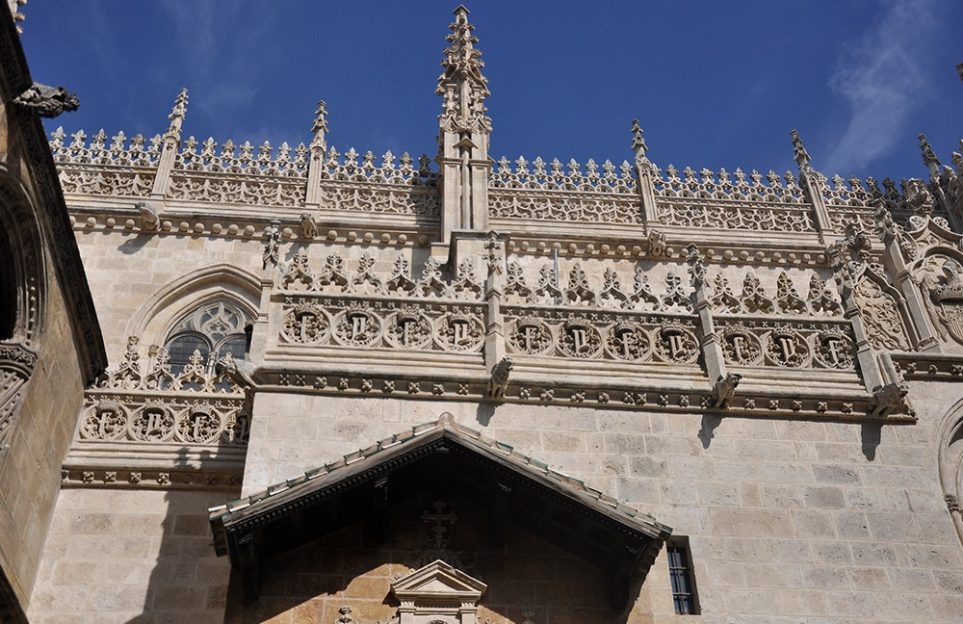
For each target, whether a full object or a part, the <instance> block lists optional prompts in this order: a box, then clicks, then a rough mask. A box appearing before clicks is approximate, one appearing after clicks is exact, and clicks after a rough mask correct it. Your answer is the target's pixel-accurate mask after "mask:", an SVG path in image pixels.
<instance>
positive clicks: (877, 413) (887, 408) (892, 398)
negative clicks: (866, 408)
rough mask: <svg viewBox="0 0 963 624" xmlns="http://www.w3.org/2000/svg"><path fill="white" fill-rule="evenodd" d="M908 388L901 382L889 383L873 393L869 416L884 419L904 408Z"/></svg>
mask: <svg viewBox="0 0 963 624" xmlns="http://www.w3.org/2000/svg"><path fill="white" fill-rule="evenodd" d="M908 392H909V388H908V387H907V386H906V384H905V383H902V382H890V383H888V384H885V385H883V386H880V387H879V388H877V389H876V390H874V391H873V411H872V412H871V413H870V416H873V417H881V418H882V417H886V416H889V415H890V414H893V413H896V412H899V411H900V410H902V409H905V407H906V394H907V393H908Z"/></svg>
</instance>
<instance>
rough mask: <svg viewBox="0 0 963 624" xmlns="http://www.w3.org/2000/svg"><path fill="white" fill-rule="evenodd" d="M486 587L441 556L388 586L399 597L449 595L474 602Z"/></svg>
mask: <svg viewBox="0 0 963 624" xmlns="http://www.w3.org/2000/svg"><path fill="white" fill-rule="evenodd" d="M486 588H487V586H486V585H485V584H484V583H482V582H481V581H479V580H478V579H476V578H473V577H471V576H469V575H468V574H466V573H464V572H462V571H461V570H459V569H458V568H455V567H454V566H452V565H449V564H448V563H445V562H444V561H442V560H441V559H436V560H435V561H433V562H431V563H429V564H428V565H426V566H424V567H422V568H419V569H417V570H415V571H413V572H411V573H409V574H407V575H405V576H404V577H402V578H400V579H398V580H397V581H395V582H394V583H393V584H392V585H391V590H392V591H393V592H394V594H395V596H397V597H398V598H399V599H404V598H412V599H414V598H433V599H439V598H444V597H451V598H457V599H459V600H461V599H467V600H471V601H476V600H478V599H479V598H481V595H482V594H483V593H485V589H486Z"/></svg>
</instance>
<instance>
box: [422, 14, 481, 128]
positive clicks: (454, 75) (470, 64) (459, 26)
mask: <svg viewBox="0 0 963 624" xmlns="http://www.w3.org/2000/svg"><path fill="white" fill-rule="evenodd" d="M448 28H450V29H451V33H450V34H449V35H448V37H447V38H446V39H447V41H448V44H449V45H448V47H447V48H446V49H445V58H444V59H443V60H442V62H441V66H442V67H443V68H444V71H443V72H442V73H441V75H440V76H439V77H438V87H437V88H436V89H435V93H436V94H437V95H440V96H442V97H443V98H444V103H443V109H442V114H441V117H440V122H441V126H442V129H443V130H444V131H446V132H461V131H470V132H491V119H489V118H488V116H487V115H485V113H486V112H487V110H488V109H487V108H485V98H486V97H488V96H489V95H490V92H489V90H488V79H487V78H485V76H484V75H482V68H483V67H484V66H485V63H484V62H483V61H482V59H481V50H479V49H478V48H476V47H475V44H476V43H478V37H476V36H475V35H474V33H473V31H474V30H475V27H474V25H472V24H471V22H469V21H468V9H466V8H465V6H464V5H458V8H456V9H455V21H454V22H452V23H451V24H449V26H448Z"/></svg>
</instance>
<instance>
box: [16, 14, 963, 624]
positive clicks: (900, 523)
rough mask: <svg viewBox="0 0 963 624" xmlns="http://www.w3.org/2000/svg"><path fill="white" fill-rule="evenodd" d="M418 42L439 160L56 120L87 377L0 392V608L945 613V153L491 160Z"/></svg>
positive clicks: (958, 172) (951, 221)
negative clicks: (898, 161)
mask: <svg viewBox="0 0 963 624" xmlns="http://www.w3.org/2000/svg"><path fill="white" fill-rule="evenodd" d="M448 41H449V47H448V49H447V50H446V51H445V55H444V61H443V67H444V71H443V73H442V75H441V76H440V77H439V81H438V88H437V93H438V95H439V96H441V99H442V110H441V115H440V116H439V135H438V139H439V145H438V153H437V155H436V157H435V158H434V159H429V158H427V157H420V158H416V157H412V156H411V155H409V154H407V153H405V154H402V155H395V154H392V153H390V152H389V153H386V154H384V155H382V156H378V157H376V156H375V155H374V154H372V153H371V152H363V151H361V152H359V151H356V150H355V149H353V148H350V149H339V148H337V147H335V146H332V145H329V144H328V141H327V136H326V133H327V130H328V117H327V110H326V107H325V105H324V103H323V102H321V103H320V104H319V106H318V108H317V111H316V113H315V118H314V123H313V124H312V126H311V136H310V137H309V139H308V140H307V141H306V143H305V144H301V145H298V146H291V145H288V144H282V145H279V146H272V145H270V144H268V143H265V144H263V145H261V146H252V145H250V144H249V143H247V142H244V143H237V144H235V143H234V142H233V141H223V142H221V143H220V144H218V143H216V142H215V141H214V140H213V139H208V140H203V139H201V140H198V139H195V138H194V137H192V136H187V135H186V133H185V132H184V122H185V119H186V115H187V111H188V96H187V93H186V91H182V92H181V93H180V94H179V95H178V96H177V97H176V99H175V103H174V107H173V109H172V111H171V115H170V118H169V123H168V125H167V127H166V129H164V130H163V131H162V132H161V133H159V134H158V135H156V136H155V137H153V138H147V137H143V136H140V135H136V136H132V137H127V136H125V135H124V134H123V133H119V134H118V135H116V136H114V137H108V136H106V135H105V134H104V133H103V132H102V131H101V132H96V133H91V134H90V135H87V134H86V133H84V132H83V131H81V130H77V131H74V132H72V133H69V134H68V133H67V132H65V131H63V130H62V129H58V130H57V131H55V132H54V133H53V134H52V136H51V140H50V145H49V147H50V149H51V151H52V153H53V158H54V162H55V163H56V166H57V169H58V172H59V178H60V186H61V187H62V190H63V193H64V196H65V197H66V201H67V207H68V210H69V215H70V220H71V223H72V224H73V230H74V234H75V236H76V242H77V245H78V246H79V249H80V252H81V256H82V258H83V265H82V266H83V268H84V270H85V272H86V277H87V280H88V281H89V283H90V286H91V290H92V292H93V300H94V302H95V304H96V309H97V318H98V319H99V322H100V324H101V326H103V327H104V328H106V330H107V331H106V332H105V333H106V336H105V342H106V351H107V354H108V355H109V361H110V362H111V364H112V365H111V367H110V369H109V370H108V372H107V374H105V375H103V376H101V377H100V378H98V379H97V380H96V382H94V383H92V384H89V385H87V387H86V389H85V390H84V385H85V383H86V382H87V381H89V380H88V379H86V378H85V377H84V373H83V371H85V370H88V369H87V368H84V366H85V365H84V363H83V361H78V360H82V359H83V357H84V352H81V353H80V354H79V355H77V356H76V357H75V358H74V359H67V360H66V361H64V360H58V361H57V365H56V366H60V367H61V368H62V370H61V368H57V367H56V366H55V365H54V364H52V363H51V364H50V365H49V366H48V367H47V368H45V372H44V373H43V375H44V377H43V379H44V382H43V383H45V384H48V385H49V384H54V383H56V384H57V385H58V392H59V393H63V396H61V394H58V393H50V392H46V391H42V390H38V394H37V396H36V397H35V398H31V395H30V394H28V395H26V396H25V398H24V402H23V405H24V406H25V409H26V406H29V405H31V401H40V400H43V401H50V397H57V398H56V401H57V402H56V405H55V408H56V409H52V410H48V414H50V416H49V417H50V418H52V419H53V422H52V423H51V424H44V421H42V420H37V421H36V424H37V426H42V427H43V429H42V430H54V431H56V432H58V434H59V435H60V438H62V439H60V441H59V442H57V441H54V442H55V443H54V444H53V445H52V449H51V450H50V451H49V452H48V454H46V455H43V456H42V457H39V456H38V459H37V461H42V462H43V463H44V465H46V466H47V470H46V471H45V472H43V474H44V475H45V476H43V477H42V479H46V480H45V481H43V483H38V484H37V485H35V486H31V487H30V488H29V489H23V490H16V489H8V487H3V488H2V489H0V493H2V495H4V496H5V495H6V493H7V492H10V491H21V492H26V493H28V494H29V496H25V497H22V498H23V500H24V501H27V502H24V503H20V505H27V504H28V503H29V504H30V505H33V506H35V508H36V509H37V510H38V511H36V512H35V513H36V514H37V517H39V518H40V521H39V522H38V523H30V524H29V526H30V527H31V531H32V533H30V534H29V535H27V536H26V537H25V538H24V539H26V540H30V541H29V544H28V548H26V549H25V550H23V551H21V552H24V553H27V554H26V555H25V557H26V558H27V559H28V562H27V563H16V562H15V563H10V562H7V561H4V562H3V569H4V571H5V573H6V574H7V576H8V578H9V577H10V576H11V574H14V575H15V581H14V582H15V583H19V585H20V586H21V587H20V589H17V592H18V593H17V599H18V600H19V604H21V605H29V608H28V613H29V617H30V621H31V622H39V623H43V622H66V621H70V622H78V621H79V622H91V623H93V622H177V621H185V622H186V621H191V622H198V621H205V622H206V621H211V622H214V621H227V622H278V623H281V622H284V623H294V622H320V623H328V622H330V623H341V624H347V623H350V622H356V623H358V624H374V623H375V622H380V623H386V622H398V623H399V624H409V622H415V623H418V624H429V623H434V622H442V623H443V624H456V623H458V624H461V623H472V624H473V623H475V622H478V623H479V624H480V623H486V624H487V623H489V622H490V623H491V624H560V623H564V622H575V621H578V622H599V623H603V622H606V623H608V622H624V623H630V622H631V623H633V624H641V623H643V622H653V623H654V622H677V621H700V622H706V623H722V622H726V623H728V622H746V623H757V622H758V623H761V622H776V623H785V624H789V623H800V622H809V623H813V622H827V623H828V622H833V623H848V622H907V623H909V622H920V621H928V622H929V621H932V622H956V621H959V619H960V615H959V614H960V613H961V612H963V548H961V539H963V520H961V516H960V508H959V503H958V500H959V496H960V495H961V494H963V493H961V489H963V477H961V475H963V445H961V443H960V439H961V436H960V431H961V427H963V403H961V402H960V400H959V397H960V387H961V386H960V385H959V384H960V382H961V381H963V324H961V319H963V282H961V278H960V275H961V274H963V264H961V263H963V246H961V241H963V183H961V179H963V178H961V176H963V157H961V156H960V155H959V154H957V153H954V154H953V155H952V157H951V158H952V165H945V166H944V165H943V164H942V163H941V162H940V160H939V158H938V157H937V156H936V155H935V154H934V153H933V151H932V149H931V148H930V147H929V144H928V143H927V142H926V139H925V137H922V136H921V140H920V147H921V150H922V155H923V165H924V167H925V168H923V169H921V173H922V174H923V175H924V176H925V178H924V179H915V178H914V179H908V180H903V181H901V182H895V181H892V180H888V179H887V180H882V181H877V180H873V179H871V178H868V179H866V180H859V179H856V178H850V179H844V178H842V177H839V176H834V177H832V178H829V177H827V176H825V175H823V174H822V173H821V172H819V171H818V169H817V168H816V164H815V163H814V161H813V159H812V158H811V156H810V155H809V153H808V152H807V151H806V148H805V146H804V145H803V142H802V139H801V137H800V136H799V134H798V133H796V132H793V133H792V135H791V147H792V149H793V153H794V159H795V161H796V163H797V168H796V170H795V171H790V172H786V173H784V174H776V173H775V172H768V173H760V172H756V171H751V172H744V171H742V170H740V169H735V170H734V171H731V172H730V171H727V170H725V169H723V170H720V171H717V172H716V171H709V170H702V171H699V172H696V171H693V170H691V169H689V168H684V169H681V170H680V169H676V168H675V167H673V166H671V165H667V166H665V167H664V168H662V167H660V166H658V165H657V164H656V161H655V160H654V158H655V156H656V155H657V153H658V149H657V148H655V149H653V150H651V151H650V149H649V146H648V145H647V143H646V141H645V138H644V135H643V131H642V128H641V127H640V125H639V123H638V122H634V123H632V124H631V126H629V128H628V130H629V132H627V136H626V139H627V140H626V142H627V144H629V145H630V148H631V151H629V152H627V153H626V156H627V157H628V158H627V159H626V160H624V161H621V162H619V160H621V159H618V160H616V162H614V163H613V162H611V161H605V162H602V163H598V162H595V161H591V160H590V161H586V162H584V163H579V162H576V161H574V160H573V161H570V162H568V163H560V162H558V161H557V160H552V161H548V160H543V159H542V158H531V159H528V158H525V157H519V158H518V159H515V160H514V161H509V160H508V159H507V158H496V157H495V155H494V154H492V153H491V151H490V149H491V147H492V145H491V143H490V139H491V129H492V124H493V121H492V120H491V119H490V118H489V117H488V116H487V111H486V108H485V99H486V98H487V96H488V95H489V89H488V84H487V80H486V79H485V77H484V74H483V71H482V70H483V63H482V62H481V53H480V52H479V50H478V48H477V47H475V44H476V43H477V39H476V38H475V36H474V35H473V26H472V25H471V24H470V22H469V21H468V12H467V10H465V9H464V8H462V7H460V8H459V9H457V10H456V12H455V18H454V21H453V23H452V24H451V33H450V35H449V37H448ZM5 101H6V100H5ZM496 122H497V120H496ZM627 125H628V124H627ZM787 143H788V142H787ZM789 147H790V145H789V144H787V150H788V149H789ZM61 216H62V217H63V218H64V220H66V216H65V215H61ZM694 243H697V244H694ZM77 266H78V267H79V266H80V265H79V262H78V264H77ZM47 273H48V274H52V275H55V276H56V275H57V267H48V269H47ZM51 288H52V287H51ZM47 306H48V307H47V309H48V310H49V312H48V315H51V316H49V318H50V319H51V320H50V321H49V323H48V324H47V325H48V326H49V327H54V328H56V327H59V326H62V329H61V330H55V331H52V333H50V335H51V336H55V337H57V340H61V341H63V342H64V343H67V342H68V339H70V338H71V336H73V334H71V333H70V331H68V329H69V327H74V326H73V325H69V324H67V323H66V322H65V321H63V319H62V317H63V316H64V315H65V314H66V315H67V316H69V314H67V311H69V310H71V308H70V305H69V302H67V303H65V302H64V301H63V300H61V299H58V298H57V297H56V296H50V297H48V303H47ZM57 319H60V320H57ZM58 323H59V324H60V325H58ZM48 331H51V330H48ZM75 340H76V339H75ZM48 344H50V345H51V347H50V348H54V347H55V346H56V345H59V344H60V343H59V342H56V341H55V340H54V339H53V338H52V339H51V341H50V342H49V343H48ZM58 348H59V347H58ZM68 351H69V350H68ZM44 354H45V352H44V351H43V350H41V352H40V355H39V357H40V358H41V359H43V358H44V357H45V355H44ZM78 371H81V372H78ZM31 383H33V382H31ZM40 386H41V384H40V383H39V382H38V383H37V386H36V387H37V388H40ZM33 388H34V386H31V392H33ZM81 395H82V396H81ZM74 423H76V426H74ZM31 426H33V425H31ZM23 430H24V431H29V428H26V429H23ZM452 432H455V433H452ZM24 435H28V434H26V433H25V434H24ZM428 435H434V436H441V437H440V438H438V440H433V441H432V444H433V445H434V446H431V447H430V451H431V452H430V453H429V452H427V451H425V452H422V451H420V450H419V449H420V448H421V447H420V446H419V444H421V440H424V439H425V437H421V438H419V436H428ZM449 435H450V436H453V437H452V438H451V440H449V439H448V438H446V437H445V436H449ZM71 436H72V437H71ZM31 444H32V443H31ZM31 444H26V445H25V446H24V447H23V448H25V449H30V448H33V447H32V446H31ZM58 445H59V446H58ZM459 445H462V446H459ZM472 445H475V446H477V447H478V449H480V450H478V453H476V454H475V455H473V454H472V453H473V452H474V451H473V452H467V451H465V448H467V447H472V448H474V447H473V446H472ZM34 446H35V444H34ZM67 446H69V447H70V448H69V450H67V449H66V447H67ZM426 448H427V447H426ZM359 449H360V450H359ZM476 450H477V449H476ZM65 451H66V452H65ZM402 451H404V453H402ZM24 452H27V451H24ZM38 452H39V451H38ZM419 453H421V454H419ZM459 453H462V454H465V453H467V454H465V456H464V457H462V455H459ZM456 455H457V458H456V459H457V461H456V459H451V458H454V457H456ZM476 455H477V456H476ZM24 457H27V456H26V455H24ZM432 458H434V459H432ZM445 461H447V462H450V464H445V463H438V464H433V463H432V462H445ZM472 462H475V463H472ZM8 463H9V462H8ZM58 466H59V467H60V468H61V470H60V471H59V474H60V483H59V488H60V494H59V498H56V506H55V507H54V499H55V497H56V492H57V485H56V483H55V479H54V477H53V476H52V475H55V474H57V471H56V467H58ZM431 466H450V467H451V474H443V473H439V471H437V470H436V471H435V472H432V471H431V469H430V468H431ZM466 466H476V467H477V468H478V470H477V472H473V471H472V470H470V469H467V468H466ZM4 469H6V464H4V465H2V466H0V470H4ZM11 474H12V473H11ZM3 478H7V479H9V478H14V477H9V476H7V473H3ZM40 478H41V477H38V479H40ZM16 479H25V477H23V476H22V475H18V476H17V477H16ZM419 484H421V487H419ZM239 497H240V498H239ZM526 497H529V498H526ZM532 501H537V502H538V503H539V505H535V506H533V505H532ZM439 502H441V503H443V509H446V510H448V511H447V512H446V513H442V512H441V511H440V509H442V508H436V507H434V505H436V504H438V503H439ZM4 504H5V507H4V508H3V510H4V511H5V512H6V513H10V512H9V511H7V510H14V511H16V510H17V509H19V508H20V507H18V503H16V501H13V502H11V501H7V500H6V499H4ZM433 509H434V511H432V510H433ZM533 509H538V511H537V512H533V511H532V510H533ZM51 510H52V512H51ZM51 513H52V521H51V520H49V518H50V517H51ZM208 513H209V514H210V515H209V517H208ZM442 516H443V517H444V519H441V520H438V517H442ZM44 518H47V519H48V520H44ZM389 519H390V522H389V521H388V520H389ZM436 520H437V522H436ZM208 521H209V522H210V524H209V525H207V522H208ZM17 522H22V521H20V520H18V521H17ZM46 522H50V530H49V534H48V532H47V530H46ZM669 527H671V529H670V528H669ZM493 528H497V529H498V530H497V531H494V533H498V534H497V535H495V534H493V530H492V529H493ZM3 530H4V529H3V527H2V526H0V540H2V539H7V538H6V537H5V535H7V534H5V533H3ZM670 532H671V534H672V536H671V537H669V533H670ZM212 533H213V542H214V545H213V548H212V547H211V545H210V542H211V535H212ZM44 538H46V543H45V546H43V548H42V549H41V546H40V543H41V542H43V540H44ZM621 539H624V540H626V541H625V544H622V542H619V541H618V540H621ZM426 540H427V541H426ZM623 545H624V546H625V548H622V546H623ZM670 549H674V550H671V551H670ZM679 549H685V550H686V551H687V553H688V554H687V555H686V557H687V558H688V559H691V562H689V561H688V560H686V563H687V564H690V565H688V567H690V568H691V569H690V570H689V575H688V587H687V588H683V589H687V590H691V591H690V592H689V593H693V594H696V595H697V597H696V598H693V602H692V604H691V605H689V606H687V607H684V608H683V607H680V602H679V601H680V598H679V595H680V593H684V592H683V590H682V589H680V586H678V584H676V585H675V586H674V585H673V583H672V582H671V581H670V579H671V578H676V579H678V578H680V577H679V576H678V575H680V574H682V573H681V572H680V571H679V569H680V565H679V561H681V559H678V558H673V559H671V561H670V552H671V553H679V552H683V550H679ZM2 552H3V553H5V554H6V553H8V552H11V551H10V550H9V549H7V548H6V547H4V549H3V551H2ZM216 554H218V555H223V556H221V557H217V556H216ZM428 555H437V556H435V557H429V556H428ZM686 557H683V559H686ZM31 558H32V559H31ZM427 559H432V560H427ZM38 561H39V564H38ZM18 566H19V567H18ZM681 567H686V566H681ZM670 568H671V569H670ZM20 569H22V570H25V571H24V572H17V570H20ZM11 570H13V571H14V572H13V573H11V572H10V571H11ZM38 570H39V573H38V572H37V571H38ZM34 575H36V578H37V581H36V583H33V578H34ZM672 575H676V576H674V577H673V576H672ZM31 587H32V592H31V591H30V590H31ZM28 596H29V598H28ZM685 610H692V611H696V612H697V613H695V614H692V615H682V614H681V613H680V611H685Z"/></svg>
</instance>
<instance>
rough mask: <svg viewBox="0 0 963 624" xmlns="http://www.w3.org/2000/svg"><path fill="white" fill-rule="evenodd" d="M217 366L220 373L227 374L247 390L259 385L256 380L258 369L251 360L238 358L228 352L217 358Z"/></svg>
mask: <svg viewBox="0 0 963 624" xmlns="http://www.w3.org/2000/svg"><path fill="white" fill-rule="evenodd" d="M215 366H216V368H217V372H218V373H220V374H221V375H225V376H226V377H228V378H229V379H230V380H231V381H233V382H234V383H235V384H237V385H238V386H240V387H241V388H243V389H244V390H245V391H247V390H253V389H254V388H255V387H257V383H255V381H254V374H255V372H256V370H257V369H256V368H255V366H254V364H252V363H251V362H248V361H247V360H240V359H237V358H235V357H234V356H233V355H231V353H230V352H228V353H225V354H224V355H223V356H222V357H221V358H220V359H219V360H217V363H216V365H215Z"/></svg>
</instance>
